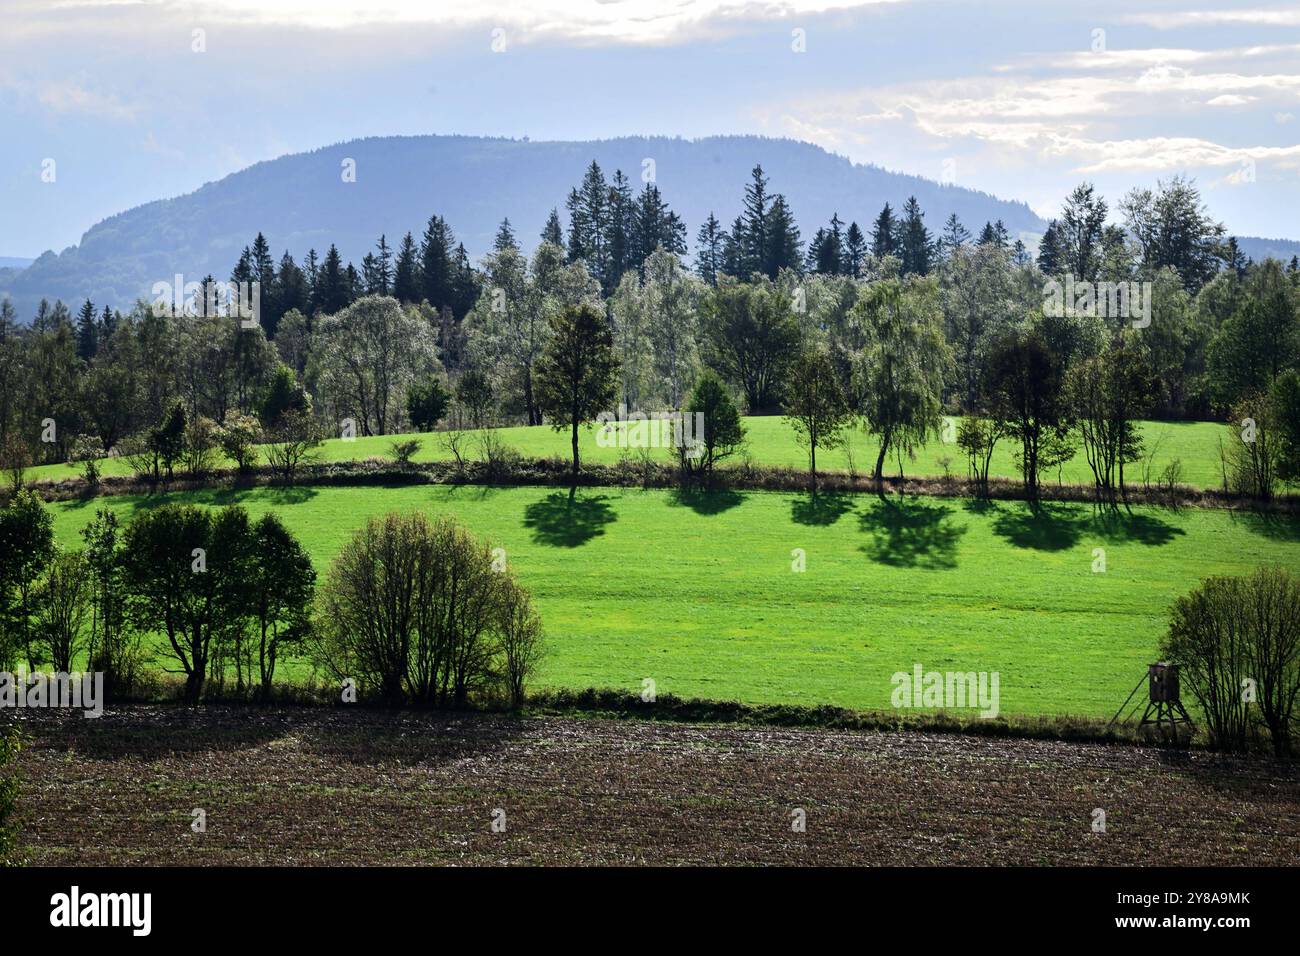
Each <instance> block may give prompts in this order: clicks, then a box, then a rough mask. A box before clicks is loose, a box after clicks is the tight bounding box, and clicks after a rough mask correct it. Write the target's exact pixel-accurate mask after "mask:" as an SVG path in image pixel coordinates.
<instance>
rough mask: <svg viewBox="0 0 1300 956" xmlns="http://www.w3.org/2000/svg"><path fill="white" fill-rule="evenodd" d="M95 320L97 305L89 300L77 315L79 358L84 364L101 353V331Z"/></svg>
mask: <svg viewBox="0 0 1300 956" xmlns="http://www.w3.org/2000/svg"><path fill="white" fill-rule="evenodd" d="M95 319H96V314H95V304H94V303H93V302H91V301H90V300H89V299H87V300H86V302H85V304H84V305H82V307H81V311H80V312H78V313H77V358H79V359H81V360H82V361H83V362H89V361H90V360H91V359H93V358H94V357H95V353H96V352H98V351H99V329H98V327H97V326H96V324H95Z"/></svg>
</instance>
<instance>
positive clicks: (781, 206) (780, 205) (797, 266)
mask: <svg viewBox="0 0 1300 956" xmlns="http://www.w3.org/2000/svg"><path fill="white" fill-rule="evenodd" d="M767 243H768V246H767V257H766V261H765V262H764V267H763V271H764V272H765V273H766V274H767V276H768V278H770V279H775V278H776V277H777V273H779V272H780V271H781V270H782V269H793V270H795V271H796V272H798V271H800V270H801V268H802V266H803V245H802V243H801V242H800V241H799V227H798V226H797V225H795V221H794V214H793V213H792V212H791V211H790V206H789V204H788V203H786V201H785V196H782V195H781V194H779V193H778V194H777V195H776V196H775V197H774V198H773V199H772V208H771V209H770V210H768V217H767Z"/></svg>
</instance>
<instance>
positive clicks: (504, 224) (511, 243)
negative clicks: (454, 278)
mask: <svg viewBox="0 0 1300 956" xmlns="http://www.w3.org/2000/svg"><path fill="white" fill-rule="evenodd" d="M439 222H441V220H439ZM443 226H444V228H445V227H446V224H445V223H443ZM447 232H448V235H450V230H447ZM492 248H493V249H494V250H495V251H496V252H498V253H501V252H505V251H506V250H507V249H513V250H515V251H516V252H518V251H519V243H518V242H517V241H516V240H515V230H514V227H513V226H511V225H510V219H509V217H507V218H505V219H502V220H501V225H499V226H497V235H496V238H495V239H494V240H492ZM448 251H450V250H448ZM425 281H426V282H427V281H428V279H427V278H426V280H425ZM429 301H430V303H433V304H435V305H438V304H441V303H434V302H433V300H432V299H430V300H429Z"/></svg>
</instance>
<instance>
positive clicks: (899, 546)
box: [858, 498, 966, 571]
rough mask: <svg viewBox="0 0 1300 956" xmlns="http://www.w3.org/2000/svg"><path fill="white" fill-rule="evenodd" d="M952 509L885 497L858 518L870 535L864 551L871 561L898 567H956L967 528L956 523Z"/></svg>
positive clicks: (922, 501) (920, 500)
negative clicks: (958, 551) (960, 543)
mask: <svg viewBox="0 0 1300 956" xmlns="http://www.w3.org/2000/svg"><path fill="white" fill-rule="evenodd" d="M952 511H953V509H952V507H951V506H949V505H947V504H943V503H937V502H930V501H926V500H925V499H923V498H899V499H893V500H891V499H883V498H882V499H881V500H879V501H876V502H874V503H873V504H872V506H871V507H870V508H869V509H868V510H867V511H865V512H863V514H862V515H861V517H860V518H859V519H858V522H859V525H860V526H861V528H862V530H863V531H866V532H868V533H870V535H871V540H870V541H869V542H868V543H867V544H865V545H863V546H862V550H863V551H864V552H866V554H867V556H868V557H870V558H871V560H873V561H878V562H880V563H881V564H887V565H890V566H891V567H896V568H925V569H928V570H932V571H942V570H949V569H951V568H955V567H957V543H958V542H959V541H960V540H961V536H962V535H964V534H965V533H966V528H965V527H963V526H961V525H956V524H953V522H952Z"/></svg>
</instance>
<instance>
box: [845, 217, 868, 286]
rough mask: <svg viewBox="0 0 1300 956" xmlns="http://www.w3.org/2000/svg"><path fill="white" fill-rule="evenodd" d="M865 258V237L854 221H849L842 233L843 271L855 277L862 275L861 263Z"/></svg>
mask: <svg viewBox="0 0 1300 956" xmlns="http://www.w3.org/2000/svg"><path fill="white" fill-rule="evenodd" d="M866 258H867V237H866V236H864V235H863V234H862V230H861V229H859V228H858V224H857V223H856V222H851V223H849V229H848V232H846V233H845V234H844V266H845V268H844V271H845V273H846V274H848V275H851V276H853V277H854V278H855V279H858V278H861V277H862V264H863V263H864V262H865V261H866Z"/></svg>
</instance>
